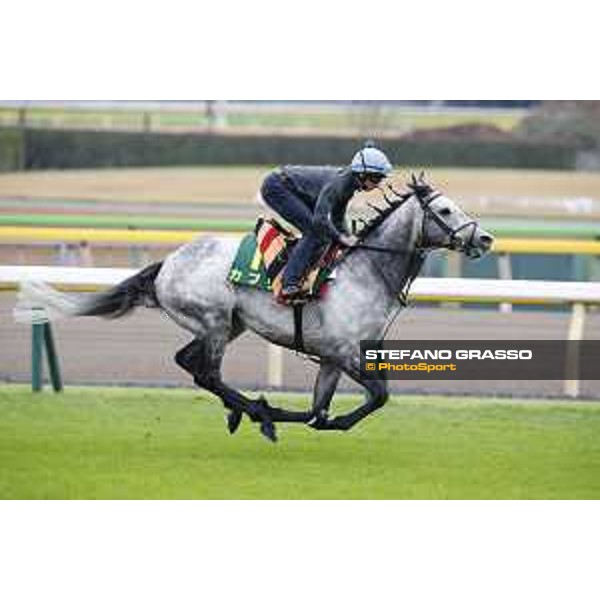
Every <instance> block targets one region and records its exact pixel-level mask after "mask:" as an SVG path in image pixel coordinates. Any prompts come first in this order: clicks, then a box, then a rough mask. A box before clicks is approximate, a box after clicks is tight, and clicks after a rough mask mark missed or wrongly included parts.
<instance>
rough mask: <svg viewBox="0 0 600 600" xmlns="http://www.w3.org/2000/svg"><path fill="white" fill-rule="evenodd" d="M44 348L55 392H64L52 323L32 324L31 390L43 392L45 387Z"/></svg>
mask: <svg viewBox="0 0 600 600" xmlns="http://www.w3.org/2000/svg"><path fill="white" fill-rule="evenodd" d="M44 349H45V352H46V358H47V359H48V370H49V372H50V382H51V383H52V388H53V389H54V391H55V392H62V390H63V384H62V377H61V374H60V363H59V360H58V353H57V351H56V344H55V343H54V336H53V334H52V327H51V326H50V323H34V324H33V325H32V326H31V390H32V391H33V392H41V391H42V388H43V387H44V382H43V372H44Z"/></svg>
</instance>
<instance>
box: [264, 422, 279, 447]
mask: <svg viewBox="0 0 600 600" xmlns="http://www.w3.org/2000/svg"><path fill="white" fill-rule="evenodd" d="M260 432H261V433H262V434H263V435H264V436H265V437H266V438H267V439H268V440H271V441H272V442H276V441H277V432H276V431H275V425H273V423H272V422H271V421H263V422H262V423H261V424H260Z"/></svg>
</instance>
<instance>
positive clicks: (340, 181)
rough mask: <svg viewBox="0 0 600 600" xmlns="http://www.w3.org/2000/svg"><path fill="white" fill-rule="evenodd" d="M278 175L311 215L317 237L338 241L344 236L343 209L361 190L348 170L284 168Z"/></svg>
mask: <svg viewBox="0 0 600 600" xmlns="http://www.w3.org/2000/svg"><path fill="white" fill-rule="evenodd" d="M280 173H281V175H282V178H283V181H284V183H285V184H286V185H287V186H288V187H289V189H290V191H292V192H293V193H294V194H295V195H296V196H297V197H298V198H300V199H301V200H302V201H303V202H304V203H305V204H306V205H307V206H308V207H309V208H310V209H311V211H312V212H313V215H314V228H315V230H314V232H315V233H316V234H318V235H319V236H321V237H327V238H333V239H335V240H337V239H339V237H340V235H342V234H344V233H346V227H345V223H344V215H345V214H346V207H347V205H348V202H349V201H350V199H351V198H352V196H354V194H355V193H356V192H357V191H358V190H359V189H360V182H359V180H358V177H357V176H356V175H355V174H354V173H352V171H351V170H350V169H349V168H345V169H339V168H337V167H305V166H285V167H282V168H281V170H280Z"/></svg>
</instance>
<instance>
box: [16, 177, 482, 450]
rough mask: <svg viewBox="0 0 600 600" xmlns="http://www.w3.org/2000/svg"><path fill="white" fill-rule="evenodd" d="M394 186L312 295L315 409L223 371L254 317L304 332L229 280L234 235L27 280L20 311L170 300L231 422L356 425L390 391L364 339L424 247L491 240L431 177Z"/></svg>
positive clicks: (102, 312) (289, 314)
mask: <svg viewBox="0 0 600 600" xmlns="http://www.w3.org/2000/svg"><path fill="white" fill-rule="evenodd" d="M390 189H391V188H390ZM392 191H393V190H392ZM385 198H386V201H387V204H388V205H387V207H386V208H385V209H384V210H381V209H379V211H378V212H379V215H378V217H377V218H376V219H374V220H372V221H371V222H370V223H369V224H368V225H367V226H366V227H365V228H364V232H363V234H362V235H361V236H360V240H361V241H360V242H359V244H357V246H355V247H353V248H352V249H351V250H350V251H349V252H348V254H347V256H346V257H345V258H344V259H343V260H342V261H341V262H340V264H339V265H338V266H337V268H336V273H335V275H336V277H335V281H334V284H333V285H331V287H330V289H329V291H328V293H327V295H326V296H325V297H324V298H323V299H321V300H317V301H312V302H309V303H308V304H307V305H306V306H305V307H304V319H303V331H302V337H303V343H304V348H303V350H304V352H306V353H307V354H308V355H311V356H313V357H315V358H316V360H318V362H319V365H320V368H319V372H318V375H317V379H316V383H315V387H314V393H313V402H312V408H311V409H310V410H307V411H291V410H285V409H281V408H277V407H274V406H271V405H270V404H269V403H268V402H267V401H266V399H265V398H264V397H262V396H261V397H260V398H259V399H258V400H253V399H250V398H248V397H246V396H244V395H243V394H242V393H240V392H239V391H237V390H235V389H233V388H232V387H230V386H229V385H227V384H226V383H225V382H224V381H223V379H222V377H221V364H222V360H223V355H224V352H225V347H226V346H227V344H229V343H230V342H232V341H233V340H235V339H236V338H237V337H238V336H240V335H241V334H242V333H243V332H244V331H245V330H247V329H251V330H253V331H254V332H256V333H257V334H258V335H260V336H261V337H263V338H265V339H267V340H269V341H270V342H272V343H273V344H277V345H280V346H284V347H286V348H294V347H295V343H296V340H297V338H296V335H295V333H296V332H295V321H294V315H293V309H292V308H290V307H289V306H283V305H281V304H278V303H277V302H276V301H275V299H274V297H273V295H272V294H270V293H268V292H265V291H262V290H258V289H254V288H250V287H241V286H236V285H233V284H231V283H230V282H229V281H228V273H229V270H230V267H231V264H232V262H233V259H234V256H235V254H236V251H237V247H238V242H237V241H236V240H233V239H231V240H229V239H223V238H217V237H211V236H206V237H201V238H198V239H196V240H194V241H192V242H191V243H189V244H186V245H184V246H182V247H181V248H179V249H178V250H176V251H175V252H173V253H172V254H170V255H169V256H168V257H167V258H166V259H165V260H164V261H163V262H162V263H157V264H153V265H150V266H149V267H146V268H145V269H143V270H142V271H140V272H139V273H137V274H136V275H134V276H133V277H131V278H129V279H127V280H125V281H123V282H121V283H120V284H119V285H117V286H115V287H114V288H112V289H110V290H107V291H105V292H100V293H95V294H63V293H60V292H57V291H55V290H52V289H51V288H49V287H48V286H43V285H39V284H37V285H33V284H30V285H26V286H24V287H23V288H22V290H21V296H20V303H19V305H18V307H17V311H18V310H21V313H22V312H23V310H27V309H28V308H31V307H32V306H37V307H39V306H43V307H45V308H46V309H47V311H46V313H47V314H48V315H49V316H50V318H52V317H53V316H58V315H67V316H88V315H89V316H103V317H110V318H115V317H119V316H121V315H123V314H125V313H127V312H129V311H130V310H132V309H133V308H135V307H137V306H147V307H154V308H160V309H162V310H163V311H164V312H165V313H166V314H167V315H169V317H171V318H172V319H173V320H174V321H175V322H176V323H178V324H179V325H180V326H181V327H183V328H185V329H187V330H188V331H189V332H190V333H192V335H193V336H194V339H193V341H192V342H191V343H189V344H188V345H187V346H185V347H184V348H183V349H181V350H180V351H179V352H177V354H176V356H175V360H176V362H177V364H178V365H179V366H181V367H182V368H183V369H184V370H185V371H187V372H188V373H189V374H190V375H192V377H193V378H194V381H195V383H196V384H197V385H198V386H200V387H202V388H204V389H206V390H209V391H210V392H212V393H213V394H215V395H217V396H218V397H219V398H220V399H221V400H222V402H223V404H224V406H225V407H226V409H228V411H229V413H228V427H229V431H230V432H231V433H234V432H235V431H236V430H237V428H238V426H239V424H240V422H241V419H242V417H243V415H244V414H246V415H247V416H248V417H249V418H250V419H251V420H252V421H255V422H258V423H260V429H261V432H262V433H263V434H264V435H265V436H266V437H267V438H269V439H271V440H273V441H275V440H276V430H275V423H276V422H300V423H305V424H308V425H310V426H311V427H313V428H315V429H320V430H348V429H350V428H351V427H353V426H354V425H356V424H357V423H358V422H359V421H361V420H362V419H363V418H365V417H366V416H367V415H369V414H370V413H371V412H373V411H375V410H376V409H378V408H381V407H382V406H383V405H384V404H385V402H386V400H387V397H388V392H387V385H386V381H385V380H384V379H383V380H367V379H364V378H362V377H361V369H360V341H361V340H382V339H383V337H384V335H385V332H386V329H387V327H388V326H389V324H390V321H391V320H392V319H393V318H394V317H395V316H396V315H397V313H398V311H399V310H400V309H401V308H402V307H403V291H404V292H405V291H406V287H407V285H408V284H409V282H410V281H411V280H412V279H413V278H414V277H415V276H416V274H417V272H418V269H419V267H420V264H421V262H422V260H423V258H424V257H425V256H426V254H427V253H428V252H430V251H431V250H434V249H439V248H448V249H450V250H454V251H459V252H463V253H464V254H466V255H467V256H469V257H470V258H478V257H480V256H481V255H483V254H484V253H486V252H488V251H489V250H490V248H491V246H492V243H493V237H492V235H491V234H490V233H488V232H487V231H484V230H483V229H481V228H480V227H479V225H478V224H477V222H476V221H474V220H473V219H472V218H470V217H469V216H468V215H466V214H465V213H464V212H463V211H462V210H461V209H460V208H459V207H458V206H457V205H456V204H455V203H454V202H453V201H452V200H451V199H449V198H447V197H446V196H444V195H443V194H441V193H440V192H438V191H437V190H435V189H434V188H433V187H431V186H430V185H429V184H427V183H426V182H425V180H424V179H423V178H422V177H421V178H420V179H417V178H415V177H414V176H413V180H412V183H410V184H409V186H408V189H407V191H406V192H405V193H402V194H398V193H395V192H394V198H393V199H392V200H390V199H389V197H388V196H385ZM342 373H346V374H347V375H348V376H350V378H352V379H353V380H354V381H356V382H358V383H359V384H360V385H362V386H363V387H364V388H365V390H366V396H365V400H364V403H363V404H361V405H360V406H358V407H357V408H355V409H354V410H352V411H350V412H348V413H347V414H342V415H339V416H336V417H333V418H332V417H330V416H329V408H330V404H331V401H332V399H333V395H334V393H335V389H336V386H337V384H338V381H339V378H340V376H341V374H342Z"/></svg>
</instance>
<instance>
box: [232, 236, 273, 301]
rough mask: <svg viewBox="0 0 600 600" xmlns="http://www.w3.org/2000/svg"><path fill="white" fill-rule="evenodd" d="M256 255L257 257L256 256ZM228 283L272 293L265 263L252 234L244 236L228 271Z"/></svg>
mask: <svg viewBox="0 0 600 600" xmlns="http://www.w3.org/2000/svg"><path fill="white" fill-rule="evenodd" d="M257 253H258V256H257ZM229 281H231V282H232V283H235V284H237V285H246V286H249V287H253V288H259V289H261V290H265V291H267V292H270V291H272V289H273V288H272V287H271V282H270V281H269V278H268V277H267V271H266V270H265V263H264V261H263V258H262V254H261V252H260V250H259V248H258V243H257V241H256V237H255V236H254V234H253V233H249V234H248V235H246V236H244V239H242V241H241V242H240V245H239V248H238V251H237V254H236V255H235V259H234V261H233V264H232V265H231V269H230V271H229Z"/></svg>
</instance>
